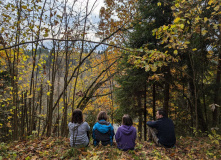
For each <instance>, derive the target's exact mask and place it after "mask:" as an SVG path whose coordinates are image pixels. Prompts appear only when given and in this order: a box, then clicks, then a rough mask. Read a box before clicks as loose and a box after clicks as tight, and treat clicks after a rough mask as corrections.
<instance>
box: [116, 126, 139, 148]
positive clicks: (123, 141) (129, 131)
mask: <svg viewBox="0 0 221 160" xmlns="http://www.w3.org/2000/svg"><path fill="white" fill-rule="evenodd" d="M136 137H137V131H136V128H134V127H133V126H126V125H122V126H120V127H119V128H118V130H117V133H116V135H115V139H116V142H117V147H118V148H119V149H122V150H125V151H126V150H129V149H134V146H135V140H136Z"/></svg>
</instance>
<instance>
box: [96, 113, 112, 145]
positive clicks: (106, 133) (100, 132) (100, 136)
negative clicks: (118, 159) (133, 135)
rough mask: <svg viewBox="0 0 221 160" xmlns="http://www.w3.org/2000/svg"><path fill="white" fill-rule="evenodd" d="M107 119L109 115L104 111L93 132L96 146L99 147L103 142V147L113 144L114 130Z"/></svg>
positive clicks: (98, 118) (100, 114)
mask: <svg viewBox="0 0 221 160" xmlns="http://www.w3.org/2000/svg"><path fill="white" fill-rule="evenodd" d="M107 118H108V117H107V113H106V112H104V111H101V112H100V113H99V114H98V116H97V121H98V122H97V123H95V124H94V126H93V131H92V132H93V133H92V137H93V139H94V141H93V144H94V146H97V145H98V144H99V142H101V144H102V145H103V146H106V145H108V144H110V145H112V144H113V137H114V128H113V126H112V125H111V124H110V123H109V122H107Z"/></svg>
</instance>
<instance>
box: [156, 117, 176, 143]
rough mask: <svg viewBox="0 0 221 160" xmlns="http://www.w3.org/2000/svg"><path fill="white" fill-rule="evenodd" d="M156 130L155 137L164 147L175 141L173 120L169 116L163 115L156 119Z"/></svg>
mask: <svg viewBox="0 0 221 160" xmlns="http://www.w3.org/2000/svg"><path fill="white" fill-rule="evenodd" d="M155 128H156V129H157V131H158V133H157V137H158V138H159V142H160V144H162V145H164V146H165V147H172V146H174V144H175V143H176V137H175V131H174V124H173V121H172V120H171V119H169V118H166V117H163V118H160V119H158V120H157V121H156V127H155Z"/></svg>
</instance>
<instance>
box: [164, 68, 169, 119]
mask: <svg viewBox="0 0 221 160" xmlns="http://www.w3.org/2000/svg"><path fill="white" fill-rule="evenodd" d="M165 72H166V73H164V75H165V84H164V85H165V87H164V103H163V109H164V110H165V112H166V115H167V116H168V109H169V99H170V84H169V82H170V67H169V66H167V67H165Z"/></svg>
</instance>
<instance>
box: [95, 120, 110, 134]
mask: <svg viewBox="0 0 221 160" xmlns="http://www.w3.org/2000/svg"><path fill="white" fill-rule="evenodd" d="M110 127H111V126H110V123H109V122H106V121H105V120H100V121H99V122H97V123H96V124H95V125H94V129H97V130H98V131H99V132H101V133H107V132H108V131H109V130H110Z"/></svg>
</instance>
